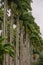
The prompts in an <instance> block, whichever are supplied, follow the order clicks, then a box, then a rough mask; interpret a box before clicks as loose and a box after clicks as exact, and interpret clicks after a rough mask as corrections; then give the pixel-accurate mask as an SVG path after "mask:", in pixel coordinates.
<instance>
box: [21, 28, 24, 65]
mask: <svg viewBox="0 0 43 65" xmlns="http://www.w3.org/2000/svg"><path fill="white" fill-rule="evenodd" d="M23 34H24V27H22V29H21V34H20V65H23V47H24V46H23Z"/></svg>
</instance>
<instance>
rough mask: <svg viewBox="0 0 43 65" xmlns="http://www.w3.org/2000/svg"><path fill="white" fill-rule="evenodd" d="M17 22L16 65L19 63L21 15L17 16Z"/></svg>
mask: <svg viewBox="0 0 43 65" xmlns="http://www.w3.org/2000/svg"><path fill="white" fill-rule="evenodd" d="M16 22H17V27H16V65H19V33H20V32H19V17H17V19H16Z"/></svg>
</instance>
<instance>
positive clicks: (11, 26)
mask: <svg viewBox="0 0 43 65" xmlns="http://www.w3.org/2000/svg"><path fill="white" fill-rule="evenodd" d="M13 22H14V16H13V12H12V11H11V21H10V44H11V43H13ZM10 65H14V59H13V58H12V57H10Z"/></svg>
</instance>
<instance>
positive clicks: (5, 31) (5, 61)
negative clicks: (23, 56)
mask: <svg viewBox="0 0 43 65" xmlns="http://www.w3.org/2000/svg"><path fill="white" fill-rule="evenodd" d="M6 22H7V0H4V22H3V24H2V37H6V36H7V24H6ZM3 43H4V44H5V43H7V40H4V41H3ZM6 58H7V56H5V55H4V61H3V65H8V59H6Z"/></svg>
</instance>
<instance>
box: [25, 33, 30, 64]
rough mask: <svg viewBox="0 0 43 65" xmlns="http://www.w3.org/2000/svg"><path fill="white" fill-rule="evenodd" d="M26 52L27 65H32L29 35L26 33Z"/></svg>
mask: <svg viewBox="0 0 43 65" xmlns="http://www.w3.org/2000/svg"><path fill="white" fill-rule="evenodd" d="M26 51H27V65H30V40H29V35H28V33H26Z"/></svg>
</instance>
